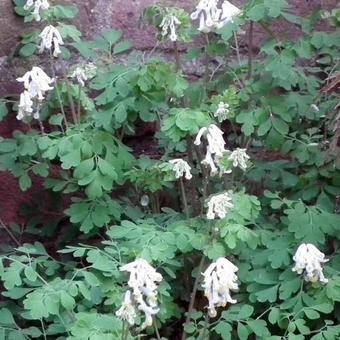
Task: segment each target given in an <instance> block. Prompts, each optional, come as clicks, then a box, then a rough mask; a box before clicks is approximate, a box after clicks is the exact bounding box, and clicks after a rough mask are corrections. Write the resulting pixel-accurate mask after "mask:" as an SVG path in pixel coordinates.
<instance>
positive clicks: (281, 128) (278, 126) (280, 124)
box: [271, 117, 289, 136]
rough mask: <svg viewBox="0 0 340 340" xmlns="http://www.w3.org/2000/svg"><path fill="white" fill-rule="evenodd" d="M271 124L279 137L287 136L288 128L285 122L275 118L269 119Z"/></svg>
mask: <svg viewBox="0 0 340 340" xmlns="http://www.w3.org/2000/svg"><path fill="white" fill-rule="evenodd" d="M271 122H272V124H273V127H274V129H275V130H276V131H277V132H279V133H280V134H281V135H284V136H285V135H287V134H288V131H289V126H288V124H287V123H286V122H285V121H283V120H282V119H280V118H277V117H271Z"/></svg>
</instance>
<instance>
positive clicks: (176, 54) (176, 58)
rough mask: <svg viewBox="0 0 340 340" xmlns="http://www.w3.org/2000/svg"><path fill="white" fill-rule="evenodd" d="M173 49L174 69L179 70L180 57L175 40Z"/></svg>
mask: <svg viewBox="0 0 340 340" xmlns="http://www.w3.org/2000/svg"><path fill="white" fill-rule="evenodd" d="M174 50H175V60H176V71H179V70H181V68H182V67H181V59H180V57H179V51H178V45H177V41H174Z"/></svg>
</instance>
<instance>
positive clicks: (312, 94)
mask: <svg viewBox="0 0 340 340" xmlns="http://www.w3.org/2000/svg"><path fill="white" fill-rule="evenodd" d="M13 3H14V11H15V12H16V13H17V14H18V15H19V16H22V17H24V20H25V22H27V23H29V22H31V21H33V20H34V16H33V15H32V13H31V11H29V10H26V9H25V8H24V6H25V3H26V2H25V1H23V0H14V1H13ZM76 14H77V9H76V8H75V7H74V6H68V5H53V6H50V7H49V8H48V9H47V10H45V11H43V12H42V13H41V16H42V22H47V23H48V24H55V26H56V28H57V29H58V30H59V32H60V34H61V36H62V38H63V40H64V41H65V45H64V46H62V51H61V52H62V53H61V55H60V58H62V59H66V60H68V63H65V61H60V60H58V59H55V58H53V57H52V56H50V58H49V62H50V66H49V67H50V68H47V69H46V70H45V71H46V72H47V73H49V74H50V76H53V77H54V78H55V83H54V84H53V85H54V89H53V90H51V92H49V94H47V96H46V99H45V100H44V101H42V102H41V103H40V104H39V105H40V107H39V108H40V118H39V119H38V120H35V119H33V118H32V117H26V118H25V121H24V123H29V125H28V124H27V129H22V130H20V131H15V132H14V133H13V135H12V137H11V138H1V140H0V169H1V171H9V172H10V173H11V174H12V175H13V176H15V177H17V178H18V182H19V186H20V188H21V190H23V191H26V190H29V189H30V188H31V186H32V183H33V182H34V180H35V179H36V177H40V178H41V180H42V181H43V184H44V187H45V189H47V190H49V191H50V192H52V193H53V197H54V198H55V199H56V202H59V203H58V204H62V206H63V209H64V211H63V213H62V216H61V217H60V218H59V219H58V221H57V227H56V228H55V230H52V231H50V230H49V231H48V232H47V231H46V230H47V229H48V228H50V227H49V226H48V225H47V223H45V222H43V223H41V224H40V220H39V222H35V224H34V222H32V224H33V225H38V231H37V228H36V227H32V226H31V227H28V228H27V230H25V231H23V230H21V228H20V227H19V226H18V225H13V226H6V225H4V224H3V222H2V220H1V219H0V225H1V227H2V228H4V230H5V231H7V232H8V233H9V235H10V237H11V238H12V239H13V240H14V241H15V242H16V243H17V244H16V247H15V248H14V247H9V246H8V247H4V248H3V251H2V252H1V255H0V279H1V283H2V285H3V287H4V289H3V292H2V296H3V297H2V300H1V302H0V339H89V340H104V339H137V338H140V337H142V336H144V335H145V336H146V337H148V338H155V337H156V338H158V339H160V335H159V333H160V334H161V336H163V337H162V339H167V338H168V339H173V338H174V337H173V335H169V334H176V336H177V335H181V334H182V333H183V335H182V339H183V340H184V339H188V340H194V339H197V340H198V339H206V338H207V337H209V338H210V339H240V340H246V339H266V340H279V339H282V340H294V339H298V340H300V339H312V340H322V339H327V340H336V339H339V338H340V326H339V324H340V320H339V315H338V309H339V302H340V298H339V297H340V275H339V270H340V267H339V260H340V253H339V236H338V235H339V226H340V216H339V207H338V198H339V195H340V177H339V167H340V162H339V157H338V154H339V138H340V132H339V131H340V128H339V115H338V113H337V109H338V108H339V105H338V101H337V97H336V93H334V92H333V90H334V87H336V82H337V81H338V80H337V79H338V75H339V50H338V46H339V42H340V41H339V35H338V34H337V33H335V32H333V33H332V32H328V33H326V32H322V31H318V29H317V27H318V24H319V23H320V22H321V23H328V24H330V25H333V26H335V27H337V26H339V11H338V10H333V11H329V12H324V11H321V10H320V11H316V12H315V13H313V14H312V15H311V16H308V17H304V18H302V17H297V16H294V15H292V14H291V11H290V7H289V5H288V2H286V1H285V0H275V1H272V0H253V1H249V2H248V3H247V5H246V6H245V7H244V8H243V9H242V12H241V14H240V15H238V16H236V17H235V18H234V19H233V20H232V21H231V22H228V23H227V24H225V25H224V26H223V27H220V28H219V29H217V30H216V31H214V32H208V33H202V36H203V37H204V38H203V39H198V41H196V40H195V46H196V47H195V48H191V49H188V52H187V53H186V55H185V56H184V58H181V55H180V53H179V48H178V44H179V43H181V44H187V43H189V44H191V43H192V42H193V40H194V39H195V37H196V36H198V35H199V34H200V33H199V32H198V31H197V29H195V28H194V27H195V23H192V22H191V19H190V16H189V13H187V12H185V11H184V10H183V9H178V8H164V7H161V6H158V5H157V6H153V7H151V8H148V9H147V10H146V11H145V12H144V13H143V19H144V21H145V22H148V23H149V24H152V25H154V26H155V27H156V28H157V30H158V33H160V34H158V35H157V38H158V39H159V41H158V43H157V44H160V43H166V44H167V45H166V46H167V47H169V46H170V47H169V49H170V48H171V49H172V50H173V60H174V61H175V62H174V63H172V62H169V60H165V59H163V58H156V57H153V55H152V54H153V52H154V51H151V52H150V53H149V54H148V55H146V54H143V55H138V53H135V52H131V49H132V48H133V45H132V43H131V42H128V41H126V40H124V39H123V34H122V32H120V31H116V30H110V31H106V32H102V33H100V34H99V36H98V38H96V39H95V40H93V41H84V40H83V39H82V34H81V32H80V31H79V30H78V29H77V28H76V27H75V26H73V25H71V24H70V23H71V21H72V20H73V18H74V17H75V16H76ZM169 15H170V16H175V17H176V18H177V19H178V20H179V24H178V27H177V33H178V34H177V38H178V41H172V42H168V41H167V40H168V39H167V37H166V36H165V35H162V33H161V31H162V29H161V27H160V25H161V22H162V20H163V19H164V17H166V16H169ZM278 22H279V23H282V22H285V23H290V24H294V25H296V26H298V27H299V28H300V29H301V32H302V36H301V37H300V38H299V39H296V40H289V39H288V40H282V39H281V38H279V37H276V36H275V34H274V33H273V31H272V27H273V25H274V24H276V23H278ZM27 25H29V24H27ZM254 26H259V27H262V29H264V30H265V31H266V32H267V33H268V39H267V40H266V41H265V42H264V43H263V44H262V45H261V46H258V47H257V48H258V53H257V54H256V55H255V50H256V48H255V47H254V46H253V49H249V51H248V55H240V51H239V43H238V40H237V39H238V37H239V35H240V34H241V33H242V32H244V31H245V30H246V32H247V35H248V38H249V44H250V45H252V39H253V36H252V34H253V33H252V32H253V28H254ZM39 34H40V29H38V30H36V31H33V32H30V33H27V34H25V35H24V36H23V37H22V39H21V46H20V50H19V53H18V54H19V55H18V57H24V58H31V57H32V58H33V60H36V58H37V56H36V55H35V54H38V52H39V51H38V50H39V48H38V44H39V42H40V37H39ZM183 46H186V45H183ZM250 47H251V46H250ZM234 51H236V55H235V53H234ZM130 52H131V53H130ZM127 53H130V54H129V55H128V56H127ZM46 58H47V59H48V56H47V57H46ZM184 60H190V61H195V62H196V63H197V65H200V68H201V69H202V72H201V77H198V78H199V79H194V78H193V77H192V74H188V73H187V69H186V67H184V65H185V62H184ZM76 62H77V63H79V64H76ZM89 63H90V64H89ZM47 64H48V63H47ZM69 64H72V66H71V67H69V69H67V70H65V69H63V68H68V66H65V65H69ZM85 65H87V66H88V65H90V66H91V67H92V66H95V67H96V71H95V72H93V74H91V76H88V77H86V79H83V82H84V84H81V82H79V79H78V80H77V77H74V76H72V74H73V73H75V72H76V70H77V67H80V68H84V67H85ZM84 69H85V68H84ZM334 79H335V80H334ZM334 81H335V85H333V82H334ZM13 104H14V105H13ZM226 104H227V105H226ZM16 110H18V105H17V104H16V103H15V102H14V103H13V100H11V99H9V98H4V99H1V100H0V120H1V121H3V120H5V119H7V118H8V117H9V116H10V115H13V114H15V113H14V111H16ZM218 110H224V111H223V113H224V114H225V117H226V119H224V118H223V119H217V111H218ZM223 117H224V116H223ZM146 124H149V125H152V126H154V129H155V130H156V133H155V135H154V136H153V140H152V145H149V147H150V149H152V150H153V151H154V152H153V153H148V152H145V154H143V151H142V152H141V151H140V148H139V142H140V141H141V140H142V139H143V136H142V135H141V134H140V127H141V126H142V127H144V126H145V125H146ZM210 124H216V125H218V126H219V127H220V128H221V129H222V130H223V131H224V132H225V134H224V137H225V142H226V144H227V146H228V148H230V149H232V150H233V149H236V147H239V148H241V149H245V148H246V149H247V150H248V151H247V152H248V153H249V154H250V155H251V162H249V163H248V164H247V166H249V165H250V166H249V167H248V169H246V170H245V171H243V170H244V169H242V168H241V169H239V168H237V166H236V165H234V164H233V161H232V160H231V159H229V158H226V157H227V156H228V157H229V153H227V156H226V155H225V154H224V155H222V156H219V155H218V157H217V156H216V155H214V152H213V151H212V150H210V151H209V152H211V153H212V155H213V156H214V157H215V156H216V157H215V158H214V159H213V161H216V162H218V161H221V164H220V167H221V168H222V169H224V170H225V171H221V172H225V173H219V174H217V175H216V176H211V172H210V170H211V169H210V168H209V167H208V165H207V164H209V162H208V161H207V158H206V159H205V162H202V160H203V159H204V155H203V154H204V153H203V149H204V148H205V145H204V146H203V145H197V144H199V143H194V138H195V136H196V135H197V134H198V133H199V131H201V132H202V131H204V128H206V127H208V126H209V125H210ZM202 128H203V130H202ZM202 133H203V132H202ZM213 137H214V136H213ZM209 138H211V137H209ZM133 140H137V144H138V145H137V146H136V145H135V144H134V143H133V142H131V141H133ZM204 143H205V142H204ZM208 144H209V140H208ZM143 147H144V146H143ZM146 151H148V150H146ZM210 156H211V155H210ZM177 158H181V159H182V158H186V159H187V162H188V164H189V165H190V168H191V174H192V179H190V180H187V179H184V178H182V177H178V176H177V173H176V172H175V171H174V170H173V165H172V163H170V162H169V160H171V159H177ZM224 163H228V164H227V165H226V166H224V168H223V165H225V164H224ZM231 168H232V171H231V170H230V169H231ZM221 192H226V193H228V195H230V197H231V200H232V203H233V208H232V209H231V211H229V212H228V214H226V217H225V218H222V219H216V220H209V219H207V217H206V210H207V207H209V202H210V200H211V198H212V197H214V195H215V194H217V193H221ZM60 202H62V203H60ZM37 211H38V210H37ZM33 213H34V212H33ZM32 215H34V214H32ZM33 220H34V218H33ZM30 233H31V234H32V235H30ZM62 233H65V234H67V235H66V237H64V238H63V239H62V240H60V239H59V234H62ZM32 236H33V237H32ZM26 239H27V240H28V241H30V240H32V239H34V240H35V242H32V243H25V240H26ZM23 240H24V241H23ZM51 241H52V242H51ZM65 242H66V243H65ZM51 243H53V244H54V245H53V246H52V247H51V246H50V244H51ZM301 243H311V244H314V245H315V246H317V247H318V248H319V249H320V250H321V251H322V252H323V253H325V254H326V258H327V259H329V262H327V263H326V264H325V265H324V272H325V276H326V278H327V279H328V283H326V284H324V285H323V284H321V283H320V282H305V281H304V279H303V276H302V275H299V274H298V273H296V272H293V271H292V267H293V266H294V263H293V262H294V261H293V256H294V253H295V251H296V249H297V248H298V247H299V245H300V244H301ZM50 254H53V256H52V255H50ZM139 257H141V258H143V259H145V260H147V261H148V262H149V263H150V264H152V265H153V266H154V267H155V268H157V271H158V272H160V273H161V274H162V276H163V280H162V282H161V284H160V286H159V287H158V294H159V296H158V300H159V307H160V309H159V313H158V314H157V315H156V316H155V317H154V320H153V325H154V327H148V328H147V329H144V330H141V329H140V325H141V323H142V322H141V320H140V318H139V317H137V319H136V324H135V325H133V326H131V327H130V326H129V325H127V324H126V322H122V321H121V320H120V319H119V318H118V317H116V314H115V312H116V311H117V310H118V309H119V307H120V306H121V304H122V301H123V299H124V294H125V292H126V290H127V285H126V282H127V281H128V280H127V276H126V274H124V273H123V272H122V271H120V267H121V266H122V265H124V264H126V263H129V262H131V261H134V260H135V259H136V258H139ZM220 257H226V258H228V259H229V260H230V261H231V262H233V263H234V264H235V265H236V266H237V267H238V268H239V270H238V272H237V276H238V281H239V291H238V292H234V293H233V294H234V296H235V299H236V300H237V303H235V304H231V305H228V306H227V307H225V308H223V307H220V308H218V314H217V316H216V317H211V318H210V317H209V315H208V314H207V311H206V308H205V307H206V305H207V301H206V299H205V297H204V296H203V289H202V282H201V281H202V276H201V273H202V272H204V269H205V268H206V267H208V265H209V264H210V263H212V262H213V261H216V260H217V259H218V258H220ZM188 306H189V307H188ZM185 318H186V320H185V321H184V323H183V320H184V319H185ZM208 334H209V335H208Z"/></svg>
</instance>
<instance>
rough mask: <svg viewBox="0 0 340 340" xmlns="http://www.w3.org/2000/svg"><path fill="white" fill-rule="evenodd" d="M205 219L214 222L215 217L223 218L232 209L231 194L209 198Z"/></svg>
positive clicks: (226, 193)
mask: <svg viewBox="0 0 340 340" xmlns="http://www.w3.org/2000/svg"><path fill="white" fill-rule="evenodd" d="M207 205H208V211H207V219H208V220H214V219H215V218H216V217H218V218H225V217H226V216H227V214H228V213H229V212H230V210H231V209H232V208H234V204H233V199H232V196H231V192H225V193H222V194H218V195H214V196H211V197H210V198H209V200H208V203H207Z"/></svg>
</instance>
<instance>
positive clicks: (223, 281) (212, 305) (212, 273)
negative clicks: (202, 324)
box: [202, 257, 238, 318]
mask: <svg viewBox="0 0 340 340" xmlns="http://www.w3.org/2000/svg"><path fill="white" fill-rule="evenodd" d="M237 271H238V268H237V267H236V266H235V265H234V264H232V263H231V262H230V261H229V260H227V259H226V258H224V257H220V258H219V259H217V260H216V262H213V263H211V264H210V265H209V267H208V268H207V269H206V271H205V272H204V273H202V275H203V277H204V279H203V284H202V288H203V289H204V295H205V296H206V298H207V299H208V302H209V304H208V313H209V315H210V316H211V317H212V318H214V317H216V315H217V312H216V307H225V306H226V304H227V303H232V304H234V303H236V302H237V301H236V300H234V299H232V298H231V296H230V291H237V290H238V284H237V275H236V274H235V273H236V272H237Z"/></svg>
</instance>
